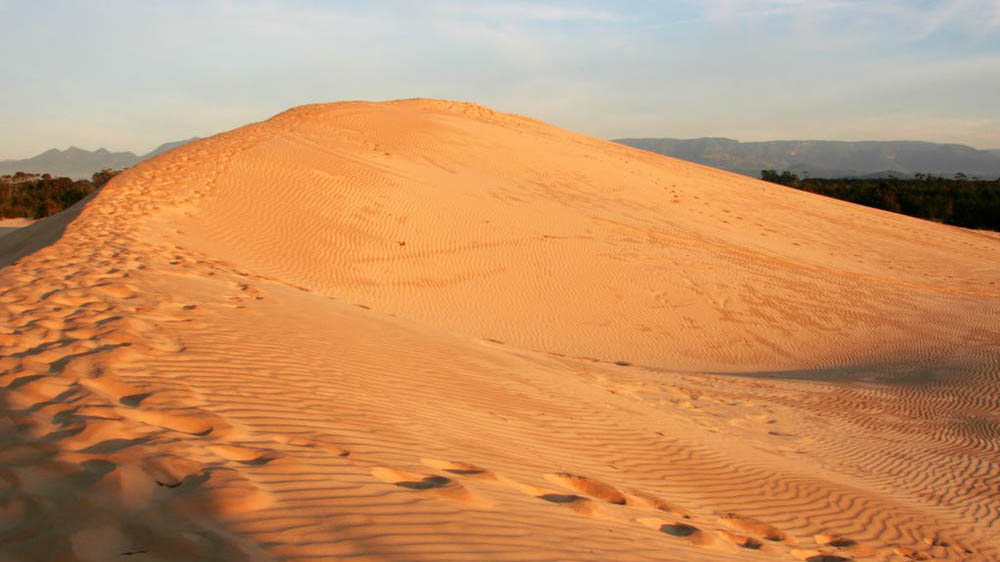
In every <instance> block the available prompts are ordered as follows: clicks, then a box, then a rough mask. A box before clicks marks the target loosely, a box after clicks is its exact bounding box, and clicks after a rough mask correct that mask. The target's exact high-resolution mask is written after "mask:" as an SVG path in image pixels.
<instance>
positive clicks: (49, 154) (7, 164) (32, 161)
mask: <svg viewBox="0 0 1000 562" xmlns="http://www.w3.org/2000/svg"><path fill="white" fill-rule="evenodd" d="M198 138H199V137H191V138H189V139H184V140H180V141H173V142H166V143H163V144H161V145H160V146H158V147H156V148H154V149H153V150H151V151H149V152H147V153H145V154H142V155H138V154H136V153H134V152H131V151H120V152H112V151H110V150H108V149H107V148H104V147H101V148H98V149H97V150H93V151H91V150H86V149H83V148H80V147H78V146H70V147H69V148H67V149H66V150H59V149H58V148H50V149H49V150H46V151H45V152H42V153H40V154H38V155H36V156H32V157H31V158H24V159H20V160H18V159H10V160H0V174H13V173H16V172H27V173H40V174H41V173H48V174H52V175H55V176H67V177H71V178H74V179H86V178H89V177H90V176H91V175H93V174H94V173H95V172H99V171H101V170H104V169H112V170H121V169H124V168H131V167H132V166H135V165H136V164H138V163H139V162H142V161H144V160H148V159H150V158H152V157H154V156H158V155H160V154H162V153H164V152H166V151H168V150H171V149H173V148H177V147H179V146H183V145H185V144H187V143H189V142H191V141H194V140H198Z"/></svg>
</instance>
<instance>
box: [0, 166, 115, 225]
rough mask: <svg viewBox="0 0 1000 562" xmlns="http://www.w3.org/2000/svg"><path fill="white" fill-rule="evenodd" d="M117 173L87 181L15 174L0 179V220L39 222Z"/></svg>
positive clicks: (106, 181)
mask: <svg viewBox="0 0 1000 562" xmlns="http://www.w3.org/2000/svg"><path fill="white" fill-rule="evenodd" d="M118 172H119V170H101V171H100V172H97V173H95V174H93V175H92V176H91V177H90V179H89V180H76V179H73V178H67V177H58V178H57V177H52V175H51V174H29V173H25V172H17V173H15V174H6V175H3V176H0V219H9V218H19V217H24V218H29V219H41V218H45V217H47V216H49V215H53V214H55V213H58V212H59V211H62V210H63V209H67V208H69V207H71V206H73V205H74V204H75V203H76V202H78V201H80V200H81V199H83V198H84V197H86V196H88V195H90V194H91V193H93V192H94V191H96V190H97V189H99V188H100V187H102V186H103V185H104V184H106V183H108V181H110V180H111V178H113V177H115V175H116V174H118Z"/></svg>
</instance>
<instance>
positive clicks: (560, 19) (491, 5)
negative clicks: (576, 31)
mask: <svg viewBox="0 0 1000 562" xmlns="http://www.w3.org/2000/svg"><path fill="white" fill-rule="evenodd" d="M440 8H444V9H445V10H447V11H448V12H449V13H450V15H452V16H462V17H475V18H487V19H494V20H521V21H535V22H547V23H570V22H613V21H620V20H622V19H624V15H623V14H621V13H619V12H615V11H611V10H607V9H594V8H587V7H582V6H578V5H564V4H545V3H541V2H485V3H471V2H461V3H454V4H445V5H444V6H439V9H438V12H440V11H441V9H440Z"/></svg>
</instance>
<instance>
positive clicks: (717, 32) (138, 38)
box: [0, 0, 1000, 159]
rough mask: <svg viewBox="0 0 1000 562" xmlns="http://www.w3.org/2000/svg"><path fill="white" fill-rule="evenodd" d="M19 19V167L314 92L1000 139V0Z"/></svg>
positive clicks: (618, 125)
mask: <svg viewBox="0 0 1000 562" xmlns="http://www.w3.org/2000/svg"><path fill="white" fill-rule="evenodd" d="M0 17H3V19H4V20H5V21H11V22H18V25H15V26H11V27H10V29H7V30H5V33H4V34H3V36H2V37H3V38H2V39H0V46H2V47H3V48H4V52H6V53H9V54H8V56H7V60H6V63H7V64H6V66H7V73H6V78H7V81H8V83H9V84H15V85H16V87H13V88H10V89H8V90H7V92H6V94H5V103H4V104H2V105H0V129H2V130H3V131H4V132H5V133H4V134H3V135H0V159H21V158H28V157H32V156H35V155H37V154H39V153H41V152H43V151H45V150H48V149H51V148H53V147H55V148H59V149H61V150H62V149H64V148H66V147H69V146H77V147H80V148H83V149H85V150H95V149H97V148H102V147H103V148H106V149H108V150H111V151H115V152H118V151H131V152H135V153H137V154H142V153H145V152H148V151H150V150H152V149H154V148H155V147H157V146H158V145H160V144H161V143H164V142H171V141H176V140H181V139H186V138H190V137H192V136H207V135H211V134H215V133H217V132H221V131H224V130H228V129H232V128H234V127H237V126H240V125H242V124H245V123H247V122H251V121H259V120H262V119H266V118H268V117H270V116H272V115H274V114H276V113H279V112H281V111H283V110H285V109H288V108H289V107H292V106H296V105H301V104H304V103H315V102H326V101H340V100H351V99H371V100H385V99H398V98H410V97H434V98H447V99H457V100H463V101H473V102H476V103H480V104H483V105H488V106H490V107H493V108H496V109H498V110H502V111H509V112H513V113H520V114H524V115H529V116H532V117H535V118H538V119H541V120H544V121H547V122H549V123H552V124H555V125H558V126H561V127H566V128H569V129H573V130H576V131H580V132H584V133H588V134H592V135H596V136H600V137H605V138H626V137H631V138H636V137H671V138H700V137H726V138H733V139H738V140H740V141H744V142H753V141H768V140H843V141H859V140H918V141H929V142H940V143H956V144H966V145H969V146H973V147H976V148H981V149H997V148H1000V107H998V106H997V104H996V103H995V98H996V97H997V93H998V92H1000V40H998V31H1000V0H989V1H986V2H975V1H969V0H939V1H920V2H905V1H902V0H888V1H884V2H857V1H852V0H817V1H804V0H709V1H705V2H693V1H679V2H671V3H669V4H661V3H654V2H629V3H625V2H602V3H597V2H589V3H576V4H570V3H565V2H548V3H543V4H539V3H527V2H510V1H494V2H483V3H477V4H468V3H459V2H448V1H437V2H430V3H417V2H409V1H399V2H391V3H384V4H380V5H378V6H371V7H369V6H366V7H361V8H358V7H352V6H350V5H349V4H347V3H342V2H325V1H295V2H278V1H258V2H245V3H237V2H224V1H212V2H200V3H193V2H176V3H170V4H155V5H133V4H130V3H125V2H117V1H109V2H103V3H101V4H100V5H97V6H94V5H83V4H76V3H71V2H58V1H48V2H46V1H43V2H31V3H27V2H18V1H3V0H0ZM67 45H70V46H71V47H69V48H67V47H66V46H67Z"/></svg>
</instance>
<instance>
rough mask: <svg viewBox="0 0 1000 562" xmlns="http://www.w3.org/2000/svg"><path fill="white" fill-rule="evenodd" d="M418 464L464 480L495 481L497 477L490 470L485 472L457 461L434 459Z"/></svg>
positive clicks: (472, 465)
mask: <svg viewBox="0 0 1000 562" xmlns="http://www.w3.org/2000/svg"><path fill="white" fill-rule="evenodd" d="M420 462H421V463H423V464H425V465H426V466H429V467H431V468H433V469H436V470H440V471H442V472H447V473H448V474H454V475H456V476H464V477H466V478H478V479H482V480H496V479H497V475H496V474H495V473H493V471H491V470H487V469H485V468H482V467H480V466H476V465H474V464H469V463H464V462H458V461H439V460H435V459H420Z"/></svg>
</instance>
